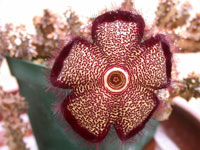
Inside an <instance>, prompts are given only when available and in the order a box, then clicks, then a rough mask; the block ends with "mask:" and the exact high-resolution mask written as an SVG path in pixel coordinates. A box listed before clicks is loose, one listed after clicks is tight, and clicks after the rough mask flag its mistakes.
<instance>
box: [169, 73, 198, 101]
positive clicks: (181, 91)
mask: <svg viewBox="0 0 200 150" xmlns="http://www.w3.org/2000/svg"><path fill="white" fill-rule="evenodd" d="M176 96H181V97H182V98H184V99H185V100H187V101H189V100H190V99H191V98H192V97H194V98H200V75H197V74H195V73H194V72H193V73H191V74H189V75H188V77H187V78H184V79H183V80H181V81H177V82H176V83H175V84H174V85H173V86H172V87H171V90H170V98H173V97H176Z"/></svg>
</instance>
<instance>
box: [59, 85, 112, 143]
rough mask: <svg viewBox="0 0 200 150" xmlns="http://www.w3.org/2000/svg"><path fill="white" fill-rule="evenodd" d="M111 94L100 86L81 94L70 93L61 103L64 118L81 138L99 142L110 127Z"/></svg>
mask: <svg viewBox="0 0 200 150" xmlns="http://www.w3.org/2000/svg"><path fill="white" fill-rule="evenodd" d="M110 100H111V96H110V95H109V94H107V93H106V91H105V90H104V89H103V88H102V87H96V88H95V89H94V90H90V91H87V92H85V93H84V94H83V95H81V96H75V94H74V93H71V94H70V95H68V96H67V98H66V99H65V100H64V101H63V102H62V104H61V112H62V114H63V116H64V118H65V120H66V121H67V122H68V123H69V124H70V125H71V127H72V128H73V129H74V130H75V131H76V132H77V133H78V134H80V135H81V136H82V137H83V138H85V139H87V140H88V141H90V142H93V143H96V142H100V141H101V140H102V139H103V138H104V137H105V136H106V134H107V133H108V131H109V129H110V123H109V120H110V117H109V115H110V114H109V110H108V106H107V105H108V102H109V101H110Z"/></svg>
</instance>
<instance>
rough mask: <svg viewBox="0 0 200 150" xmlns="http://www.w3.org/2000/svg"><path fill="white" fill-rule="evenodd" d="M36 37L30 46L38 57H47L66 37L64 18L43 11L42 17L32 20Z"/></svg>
mask: <svg viewBox="0 0 200 150" xmlns="http://www.w3.org/2000/svg"><path fill="white" fill-rule="evenodd" d="M33 24H34V27H35V30H36V35H35V36H34V37H33V42H32V44H33V45H34V46H35V49H36V50H37V52H38V57H43V58H44V57H48V56H50V53H51V51H52V50H54V49H55V47H57V46H58V44H59V41H60V40H61V39H64V38H65V37H66V35H67V33H68V32H67V31H68V29H69V26H68V25H67V23H66V22H65V20H64V18H62V17H61V16H59V15H57V14H54V13H52V12H51V11H50V10H47V9H45V10H44V14H43V16H41V17H40V16H36V17H34V18H33Z"/></svg>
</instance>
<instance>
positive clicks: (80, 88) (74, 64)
mask: <svg viewBox="0 0 200 150" xmlns="http://www.w3.org/2000/svg"><path fill="white" fill-rule="evenodd" d="M96 53H97V50H94V49H93V48H92V46H91V44H90V43H89V42H87V41H85V40H84V39H81V38H76V39H74V40H73V41H72V42H70V43H69V44H67V45H66V46H65V47H64V48H63V50H62V51H61V53H60V55H59V56H58V57H57V58H56V61H55V63H54V66H53V69H52V71H51V75H50V79H51V82H52V84H53V85H54V86H58V87H60V88H72V89H74V90H75V93H76V94H81V93H83V92H84V91H86V90H91V89H94V88H95V85H96V84H97V81H98V80H97V79H99V77H100V76H101V72H102V69H103V68H105V65H103V59H101V58H100V57H99V56H97V55H96Z"/></svg>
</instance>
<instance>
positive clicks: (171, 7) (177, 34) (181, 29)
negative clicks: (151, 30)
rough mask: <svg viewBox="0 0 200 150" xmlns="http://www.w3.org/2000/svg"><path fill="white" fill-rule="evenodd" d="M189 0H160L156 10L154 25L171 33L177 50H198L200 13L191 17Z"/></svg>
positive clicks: (199, 45) (199, 47) (199, 43)
mask: <svg viewBox="0 0 200 150" xmlns="http://www.w3.org/2000/svg"><path fill="white" fill-rule="evenodd" d="M191 8H192V7H191V5H190V3H189V1H186V2H185V3H184V4H180V2H179V1H177V0H176V1H172V0H161V1H160V4H159V6H158V8H157V11H156V20H155V26H156V28H157V29H158V30H164V31H165V32H168V33H170V34H171V38H172V39H173V40H174V43H175V46H176V47H178V48H179V51H177V52H199V51H200V14H197V15H196V16H195V17H194V18H191V12H190V10H191Z"/></svg>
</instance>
